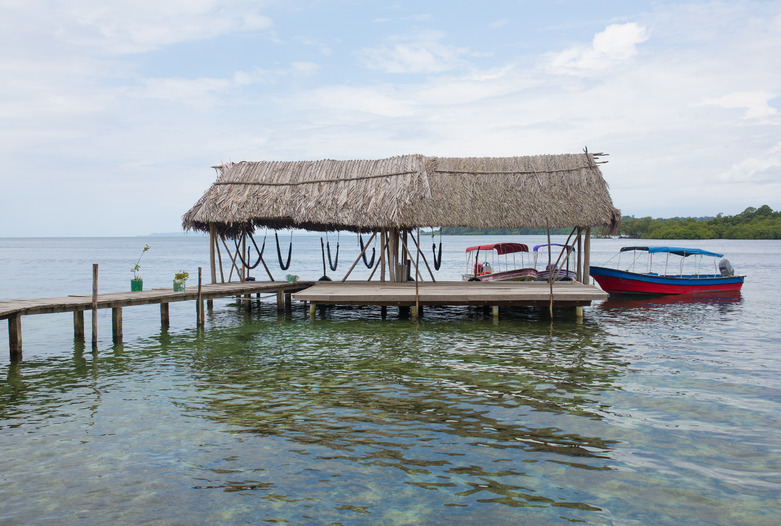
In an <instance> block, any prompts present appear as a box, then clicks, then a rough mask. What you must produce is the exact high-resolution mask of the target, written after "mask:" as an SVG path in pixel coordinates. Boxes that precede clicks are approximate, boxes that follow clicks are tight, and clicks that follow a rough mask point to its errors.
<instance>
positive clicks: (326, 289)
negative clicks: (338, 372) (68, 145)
mask: <svg viewBox="0 0 781 526" xmlns="http://www.w3.org/2000/svg"><path fill="white" fill-rule="evenodd" d="M252 294H276V295H277V309H278V310H279V311H283V310H285V308H286V307H289V305H290V301H291V299H295V300H296V301H302V302H305V303H309V307H310V314H311V315H314V313H315V309H316V308H317V306H321V305H376V306H379V307H383V308H384V307H387V306H398V307H410V308H411V314H412V317H413V319H415V318H417V317H418V314H419V312H420V309H421V308H422V307H423V306H433V305H465V306H467V305H475V306H483V307H491V308H492V309H493V315H494V317H498V315H499V307H512V306H534V307H550V308H554V307H566V308H574V309H576V311H577V312H578V313H580V314H582V310H580V309H581V308H582V307H584V306H587V305H590V304H591V302H592V301H598V300H604V299H607V294H606V293H605V292H603V291H601V290H600V289H598V288H596V287H594V286H591V285H584V284H582V283H579V282H554V283H552V284H551V283H547V282H539V281H538V282H515V281H494V282H481V281H476V282H468V281H450V282H417V283H416V282H414V281H408V282H389V281H386V282H382V281H380V282H376V281H374V282H372V281H345V282H342V281H322V282H313V281H297V282H292V283H290V282H285V281H282V282H280V281H246V282H229V283H215V284H209V285H202V286H200V287H193V288H192V289H187V290H186V291H184V292H174V291H172V290H170V289H153V290H148V291H141V292H114V293H107V294H95V295H92V296H90V295H84V296H66V297H61V298H42V299H25V300H0V320H2V319H8V339H9V344H10V351H11V358H12V359H20V358H21V356H22V328H21V318H22V316H25V315H33V314H47V313H58V312H73V325H74V336H75V338H76V339H78V340H80V341H83V340H84V311H85V310H90V311H92V312H93V324H92V325H93V339H92V341H93V345H94V344H95V342H96V340H97V332H96V323H95V318H96V313H97V310H98V309H112V336H113V339H114V341H115V342H120V341H122V308H124V307H131V306H135V305H150V304H159V305H160V318H161V325H162V326H163V327H168V304H169V303H172V302H176V301H195V302H196V316H197V320H198V327H203V302H204V301H206V300H210V299H213V298H219V297H227V296H247V295H249V296H251V295H252Z"/></svg>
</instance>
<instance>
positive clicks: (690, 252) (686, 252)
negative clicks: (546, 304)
mask: <svg viewBox="0 0 781 526" xmlns="http://www.w3.org/2000/svg"><path fill="white" fill-rule="evenodd" d="M535 250H536V249H535ZM631 250H642V251H644V252H648V253H649V254H655V253H657V252H669V253H671V254H675V255H678V256H683V257H687V256H694V255H700V256H711V257H714V258H720V257H723V256H724V254H718V253H716V252H709V251H707V250H702V249H701V248H681V247H623V248H622V249H621V252H628V251H631Z"/></svg>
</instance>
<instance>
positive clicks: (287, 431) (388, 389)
mask: <svg viewBox="0 0 781 526" xmlns="http://www.w3.org/2000/svg"><path fill="white" fill-rule="evenodd" d="M260 325H262V330H261V329H260ZM553 330H554V332H555V333H554V334H553V335H552V334H551V332H550V331H551V329H550V327H549V326H548V325H547V324H540V323H538V322H535V323H526V324H502V325H499V326H498V327H497V326H493V325H492V324H491V322H490V321H487V320H484V319H482V320H479V321H470V320H469V319H466V320H458V322H451V323H436V324H431V325H425V324H422V325H419V326H415V325H413V324H411V323H409V322H393V321H388V322H383V323H377V322H376V321H371V322H363V321H357V320H356V319H355V316H353V318H352V320H345V321H343V322H334V321H318V322H315V324H314V325H308V324H302V323H301V322H300V321H297V322H288V321H285V320H284V319H283V320H281V321H279V322H278V323H276V324H272V325H270V324H268V323H267V322H266V323H263V322H260V321H257V320H256V322H255V324H249V325H247V326H245V327H243V328H241V329H239V330H235V331H232V332H231V333H223V334H220V335H213V336H214V337H213V338H208V339H207V340H206V341H204V342H203V343H204V344H203V346H202V347H201V349H200V350H199V352H197V353H195V354H194V355H193V356H192V363H191V368H192V371H191V374H192V376H193V379H194V382H195V383H194V387H195V388H196V390H197V391H198V393H199V397H198V398H197V399H195V398H193V397H192V396H190V397H188V398H187V399H182V400H180V401H179V403H180V404H181V406H182V409H183V410H184V411H186V412H190V413H193V414H199V415H203V414H204V408H205V407H208V411H207V413H206V415H207V416H208V418H210V419H214V420H216V421H218V422H220V423H222V424H228V425H230V426H231V428H232V429H233V432H234V433H236V434H237V435H239V436H247V437H251V439H253V440H262V439H265V438H269V437H271V438H280V439H283V440H284V441H285V442H286V443H288V444H291V443H293V444H298V445H299V446H298V447H299V448H300V449H299V451H300V454H301V455H304V456H306V457H308V458H310V462H311V466H318V468H319V467H320V466H321V465H322V463H326V465H329V464H330V463H336V465H338V466H339V467H338V468H337V471H342V470H345V469H349V471H351V473H352V475H353V476H354V477H359V478H360V479H361V480H364V479H365V481H371V480H375V481H376V480H385V479H386V478H389V480H391V481H392V480H393V479H394V478H396V477H398V476H399V475H392V474H389V473H399V474H401V475H403V478H402V480H401V482H403V483H404V484H406V485H411V486H414V487H417V488H419V489H421V490H437V491H440V492H445V494H446V495H449V497H447V498H448V499H452V502H451V504H453V505H455V504H456V503H460V504H461V505H463V504H464V503H468V502H473V503H474V502H489V501H490V502H497V503H503V504H506V505H508V506H513V507H516V506H532V505H533V506H541V505H545V506H556V507H560V506H561V507H569V508H575V509H592V506H591V505H590V504H588V503H583V502H577V501H575V500H573V499H572V496H573V493H572V488H562V487H558V488H546V489H545V490H542V489H541V488H539V487H538V486H539V481H537V482H532V481H535V480H536V477H539V476H544V474H545V473H546V472H548V470H550V469H559V468H552V467H551V466H556V465H558V466H567V467H570V468H577V469H584V470H607V469H609V468H608V465H607V462H608V459H609V453H610V450H611V447H612V446H613V443H612V441H611V440H608V439H605V438H603V437H601V436H599V434H594V431H595V430H597V429H599V426H598V425H596V424H595V422H598V421H599V420H600V419H601V418H602V416H601V415H602V411H603V408H602V407H600V401H599V398H598V396H596V395H595V394H596V393H599V392H601V391H604V390H610V389H614V388H615V387H614V383H615V381H616V379H617V377H619V376H620V375H622V371H623V369H624V367H625V365H626V364H625V363H623V362H621V361H620V360H617V359H616V358H615V355H616V352H615V351H616V350H615V348H613V347H612V346H611V345H610V344H609V343H608V341H607V339H606V337H605V336H606V335H605V334H604V333H603V332H601V331H600V329H599V328H598V326H596V325H593V324H586V326H585V327H584V326H583V325H577V324H575V323H574V322H573V323H568V324H557V325H556V326H554V329H553ZM225 342H229V343H227V344H226V343H225ZM293 447H294V448H295V447H296V446H293ZM345 465H350V466H352V467H351V468H345ZM388 470H391V472H389V471H388ZM220 480H222V482H219V481H220ZM215 484H218V485H219V484H222V485H223V486H224V488H225V489H226V490H230V489H231V488H235V486H236V484H237V481H236V480H235V479H233V478H232V477H230V476H227V477H226V476H220V474H219V473H213V474H212V477H211V480H210V481H209V484H208V486H209V487H214V485H215ZM240 485H241V487H245V486H244V485H242V484H240ZM250 485H253V486H254V485H255V483H254V482H251V483H250ZM391 487H393V484H391V485H390V486H385V490H390V488H391ZM258 489H264V490H265V489H267V486H258Z"/></svg>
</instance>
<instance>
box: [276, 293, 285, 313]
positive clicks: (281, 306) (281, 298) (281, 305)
mask: <svg viewBox="0 0 781 526" xmlns="http://www.w3.org/2000/svg"><path fill="white" fill-rule="evenodd" d="M277 312H278V313H281V312H285V292H284V291H282V290H278V291H277Z"/></svg>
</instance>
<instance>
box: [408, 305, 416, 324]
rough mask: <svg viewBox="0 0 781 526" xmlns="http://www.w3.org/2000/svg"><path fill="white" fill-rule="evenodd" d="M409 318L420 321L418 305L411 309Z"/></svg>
mask: <svg viewBox="0 0 781 526" xmlns="http://www.w3.org/2000/svg"><path fill="white" fill-rule="evenodd" d="M409 318H410V320H412V321H418V306H417V305H412V306H411V307H410V308H409Z"/></svg>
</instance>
